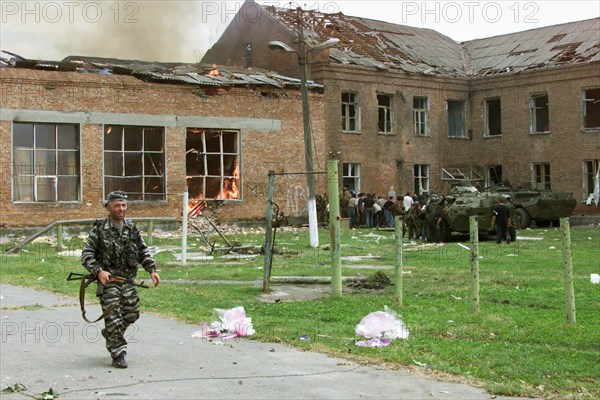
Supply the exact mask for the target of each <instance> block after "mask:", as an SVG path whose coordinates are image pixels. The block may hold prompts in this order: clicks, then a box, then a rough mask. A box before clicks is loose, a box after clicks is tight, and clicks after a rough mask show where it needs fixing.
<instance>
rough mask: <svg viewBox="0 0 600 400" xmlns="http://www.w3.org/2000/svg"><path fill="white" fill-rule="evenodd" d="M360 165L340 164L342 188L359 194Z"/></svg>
mask: <svg viewBox="0 0 600 400" xmlns="http://www.w3.org/2000/svg"><path fill="white" fill-rule="evenodd" d="M360 175H361V165H360V163H349V162H345V163H343V164H342V187H348V189H350V190H354V191H355V192H356V193H359V192H360Z"/></svg>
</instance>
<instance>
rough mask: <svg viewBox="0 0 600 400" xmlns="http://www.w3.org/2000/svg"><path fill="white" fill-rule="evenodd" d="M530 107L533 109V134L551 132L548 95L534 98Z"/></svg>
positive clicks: (530, 101) (530, 102)
mask: <svg viewBox="0 0 600 400" xmlns="http://www.w3.org/2000/svg"><path fill="white" fill-rule="evenodd" d="M529 107H530V108H531V133H548V132H550V112H549V107H548V95H547V94H541V95H536V96H532V97H531V99H530V100H529Z"/></svg>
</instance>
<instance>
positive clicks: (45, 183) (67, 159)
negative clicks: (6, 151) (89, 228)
mask: <svg viewBox="0 0 600 400" xmlns="http://www.w3.org/2000/svg"><path fill="white" fill-rule="evenodd" d="M12 147H13V177H12V183H13V201H15V202H73V201H79V200H80V187H81V174H80V167H79V127H78V126H77V125H71V124H34V123H21V122H15V123H14V124H13V141H12Z"/></svg>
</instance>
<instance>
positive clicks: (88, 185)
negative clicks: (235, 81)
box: [0, 68, 326, 226]
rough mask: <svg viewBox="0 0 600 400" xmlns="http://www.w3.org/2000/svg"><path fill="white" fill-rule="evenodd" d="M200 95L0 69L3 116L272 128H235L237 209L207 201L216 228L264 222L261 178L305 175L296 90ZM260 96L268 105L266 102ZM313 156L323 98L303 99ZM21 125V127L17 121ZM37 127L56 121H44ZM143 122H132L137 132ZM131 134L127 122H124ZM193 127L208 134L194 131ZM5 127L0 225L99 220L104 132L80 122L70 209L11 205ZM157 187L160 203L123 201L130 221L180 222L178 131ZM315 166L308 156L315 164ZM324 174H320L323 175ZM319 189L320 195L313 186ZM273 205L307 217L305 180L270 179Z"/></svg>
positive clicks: (0, 125) (181, 135)
mask: <svg viewBox="0 0 600 400" xmlns="http://www.w3.org/2000/svg"><path fill="white" fill-rule="evenodd" d="M200 89H201V88H200V87H197V86H187V85H185V86H184V85H170V84H157V83H145V82H142V81H140V80H138V79H136V78H134V77H131V76H116V75H99V74H78V73H74V72H54V71H36V70H25V69H12V68H4V69H1V70H0V95H1V99H2V108H3V109H9V110H38V111H54V112H59V113H60V115H63V114H64V115H69V113H77V112H79V113H90V112H97V113H109V114H110V115H112V114H128V115H132V114H133V115H136V114H137V115H139V116H140V118H143V116H144V115H157V116H165V115H166V116H176V117H194V116H204V117H230V118H231V119H232V120H234V119H235V120H239V119H263V120H264V119H267V120H274V121H279V122H280V123H281V130H280V131H279V130H277V129H273V130H268V129H266V130H265V129H248V128H246V129H241V154H240V161H241V171H240V175H241V179H242V199H241V201H218V202H210V204H211V205H212V207H211V208H212V209H213V210H214V212H215V213H216V216H217V217H218V218H220V219H221V220H240V219H243V220H247V219H264V213H265V208H266V203H265V202H266V193H267V188H266V186H267V173H268V171H269V170H271V169H273V170H275V171H276V172H298V171H304V151H303V150H304V142H303V128H302V110H301V101H300V92H299V90H297V89H278V88H274V87H263V88H257V89H256V90H253V89H252V88H233V89H230V90H227V91H217V92H216V93H217V94H213V95H210V96H199V95H198V92H199V90H200ZM261 92H263V94H264V93H265V92H271V93H274V94H275V95H276V96H275V98H274V97H273V96H265V95H263V94H261ZM310 96H311V112H312V115H313V119H312V127H313V131H314V135H313V137H314V143H313V144H314V146H315V148H316V149H317V151H316V152H315V153H318V154H322V153H323V151H322V149H323V148H324V140H323V134H322V131H323V126H324V122H323V116H322V115H323V104H322V96H321V95H319V94H315V93H311V95H310ZM22 122H28V121H22ZM44 122H49V123H52V122H58V121H53V120H51V119H49V120H47V121H44ZM141 123H142V121H140V124H141ZM132 125H135V123H132ZM202 128H213V127H211V126H202ZM11 129H12V122H11V121H9V120H5V118H4V117H2V120H1V121H0V157H1V159H2V160H3V162H1V163H0V173H1V177H2V185H0V205H1V208H2V211H1V212H0V226H2V225H4V226H43V225H47V224H49V223H51V222H53V221H55V220H65V219H83V218H99V217H102V216H104V214H105V210H104V208H103V207H102V198H103V196H104V189H103V125H102V124H101V123H93V122H91V121H89V120H86V119H85V118H83V120H82V121H81V122H80V134H81V159H82V165H81V172H82V179H81V184H82V191H81V192H82V199H81V203H77V204H59V203H53V204H40V203H38V204H15V203H13V202H12V198H11V147H10V146H11V143H12V139H11ZM165 134H166V185H167V200H166V201H164V202H130V207H129V212H128V216H130V217H179V216H180V214H181V208H182V194H183V191H184V190H185V185H186V176H185V152H186V147H185V137H186V128H185V127H184V126H166V129H165ZM316 158H317V157H316ZM323 169H324V166H323ZM317 183H318V185H319V186H318V190H319V191H324V190H325V187H326V186H325V185H326V183H325V181H324V180H323V179H319V180H318V181H317ZM276 193H277V198H276V201H277V202H278V204H279V205H280V206H281V207H282V211H283V212H284V213H286V214H287V215H295V214H298V213H299V214H302V213H304V212H305V210H306V198H305V193H306V179H305V178H304V176H302V175H290V176H286V177H285V179H278V180H277V190H276Z"/></svg>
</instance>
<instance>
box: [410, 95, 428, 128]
mask: <svg viewBox="0 0 600 400" xmlns="http://www.w3.org/2000/svg"><path fill="white" fill-rule="evenodd" d="M413 133H414V134H415V135H417V136H431V131H430V128H429V97H423V96H414V97H413Z"/></svg>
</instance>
